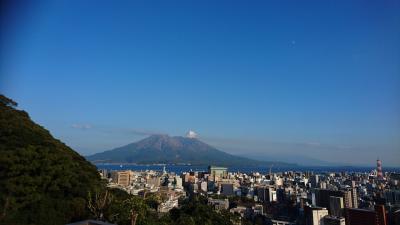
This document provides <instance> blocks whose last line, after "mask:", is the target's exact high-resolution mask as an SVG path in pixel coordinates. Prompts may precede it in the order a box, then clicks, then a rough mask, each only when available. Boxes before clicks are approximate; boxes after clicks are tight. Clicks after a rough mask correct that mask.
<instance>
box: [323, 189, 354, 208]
mask: <svg viewBox="0 0 400 225" xmlns="http://www.w3.org/2000/svg"><path fill="white" fill-rule="evenodd" d="M331 196H335V197H342V198H343V203H344V207H345V208H353V205H352V196H351V191H350V190H340V191H335V190H327V189H315V200H316V201H315V202H316V205H317V206H320V207H325V208H329V207H330V204H329V199H330V197H331Z"/></svg>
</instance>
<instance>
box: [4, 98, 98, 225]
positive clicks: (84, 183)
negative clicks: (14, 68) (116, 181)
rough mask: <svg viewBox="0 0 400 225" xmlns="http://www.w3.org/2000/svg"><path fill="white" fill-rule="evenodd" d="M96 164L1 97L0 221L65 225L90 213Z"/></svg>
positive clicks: (15, 105)
mask: <svg viewBox="0 0 400 225" xmlns="http://www.w3.org/2000/svg"><path fill="white" fill-rule="evenodd" d="M99 184H100V177H99V174H98V172H97V170H96V167H95V166H93V165H92V164H90V163H89V162H88V161H86V160H85V158H83V157H82V156H80V155H79V154H78V153H76V152H75V151H74V150H72V149H71V148H69V147H68V146H66V145H65V144H64V143H62V142H60V141H59V140H56V139H54V138H53V137H52V135H51V134H50V133H49V131H47V130H46V129H44V128H43V127H41V126H39V125H37V124H35V123H34V122H33V121H32V120H31V119H30V118H29V115H28V114H27V113H26V112H25V111H21V110H18V109H17V103H15V102H14V101H13V100H11V99H8V98H7V97H5V96H3V95H0V224H37V225H46V224H66V223H67V222H70V221H74V220H77V219H84V218H87V217H88V212H87V209H86V197H87V195H88V191H89V190H91V189H94V188H95V187H97V186H98V185H99Z"/></svg>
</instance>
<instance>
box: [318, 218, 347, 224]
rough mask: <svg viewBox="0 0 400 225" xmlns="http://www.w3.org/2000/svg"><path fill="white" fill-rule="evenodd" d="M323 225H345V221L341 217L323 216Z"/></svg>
mask: <svg viewBox="0 0 400 225" xmlns="http://www.w3.org/2000/svg"><path fill="white" fill-rule="evenodd" d="M323 220H324V225H346V221H345V219H344V218H343V217H335V216H325V217H324V219H323Z"/></svg>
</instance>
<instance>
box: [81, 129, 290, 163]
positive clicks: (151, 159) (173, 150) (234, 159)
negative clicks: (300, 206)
mask: <svg viewBox="0 0 400 225" xmlns="http://www.w3.org/2000/svg"><path fill="white" fill-rule="evenodd" d="M86 158H87V159H88V160H90V161H92V162H93V163H136V164H157V163H165V164H183V163H185V164H192V165H219V166H249V165H251V166H259V165H263V166H268V165H272V164H274V165H279V166H281V167H286V166H287V167H293V166H295V164H289V163H283V162H272V161H259V160H254V159H248V158H245V157H241V156H235V155H231V154H228V153H226V152H223V151H220V150H218V149H216V148H214V147H212V146H210V145H208V144H206V143H204V142H202V141H200V140H198V139H197V138H188V137H180V136H175V137H171V136H168V135H152V136H150V137H147V138H145V139H143V140H141V141H138V142H136V143H132V144H128V145H125V146H122V147H119V148H115V149H112V150H109V151H105V152H101V153H97V154H94V155H91V156H87V157H86Z"/></svg>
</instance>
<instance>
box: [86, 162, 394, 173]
mask: <svg viewBox="0 0 400 225" xmlns="http://www.w3.org/2000/svg"><path fill="white" fill-rule="evenodd" d="M94 165H95V166H96V167H97V168H98V169H107V170H127V169H130V170H156V171H162V170H163V167H164V166H165V167H166V170H167V171H172V172H176V173H182V172H187V171H207V168H208V165H176V164H133V163H95V164H94ZM217 166H218V165H217ZM227 168H228V171H230V172H238V171H239V172H245V173H252V172H260V173H268V172H269V170H270V169H271V171H272V172H274V173H276V172H286V171H293V172H308V171H310V172H319V173H324V172H327V173H329V172H331V173H335V172H336V173H338V172H348V173H352V172H358V173H369V172H371V171H372V170H374V169H375V167H362V166H296V167H272V168H270V167H269V166H228V167H227ZM383 171H384V172H395V173H400V167H385V168H383Z"/></svg>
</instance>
